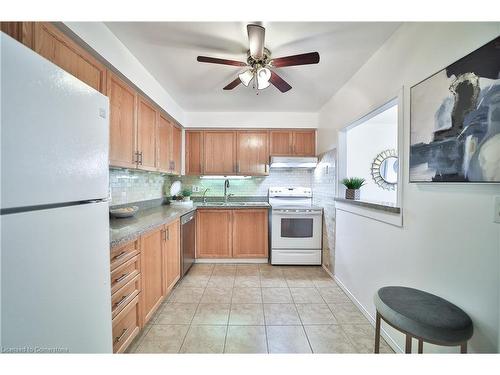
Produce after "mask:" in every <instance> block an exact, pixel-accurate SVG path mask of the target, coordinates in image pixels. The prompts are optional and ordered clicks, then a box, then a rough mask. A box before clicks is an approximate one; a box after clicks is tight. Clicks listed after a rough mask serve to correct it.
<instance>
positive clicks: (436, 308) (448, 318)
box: [375, 286, 473, 346]
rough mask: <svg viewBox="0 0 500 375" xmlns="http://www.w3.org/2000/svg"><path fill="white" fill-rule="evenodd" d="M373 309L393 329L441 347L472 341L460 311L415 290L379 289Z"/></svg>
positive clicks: (468, 323) (469, 324) (467, 322)
mask: <svg viewBox="0 0 500 375" xmlns="http://www.w3.org/2000/svg"><path fill="white" fill-rule="evenodd" d="M375 306H376V308H377V311H378V312H379V313H380V315H382V317H383V319H384V320H385V321H386V322H388V323H389V324H391V325H393V326H394V327H395V328H397V329H400V330H402V331H404V332H407V333H409V334H411V335H412V336H414V337H418V338H422V339H423V340H425V341H429V342H434V343H436V344H441V345H450V346H451V345H458V344H460V343H463V342H465V341H467V340H469V339H470V338H471V337H472V333H473V326H472V320H471V318H470V317H469V315H467V314H466V313H465V312H464V311H463V310H462V309H461V308H459V307H458V306H456V305H454V304H452V303H450V302H448V301H446V300H445V299H443V298H441V297H438V296H435V295H434V294H430V293H427V292H424V291H421V290H418V289H413V288H406V287H402V286H388V287H384V288H380V289H379V290H378V292H377V293H376V294H375Z"/></svg>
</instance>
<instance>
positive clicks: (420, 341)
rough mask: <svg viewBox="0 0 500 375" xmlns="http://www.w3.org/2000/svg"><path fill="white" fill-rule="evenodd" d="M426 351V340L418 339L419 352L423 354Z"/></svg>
mask: <svg viewBox="0 0 500 375" xmlns="http://www.w3.org/2000/svg"><path fill="white" fill-rule="evenodd" d="M423 352H424V340H422V339H420V340H418V354H422V353H423Z"/></svg>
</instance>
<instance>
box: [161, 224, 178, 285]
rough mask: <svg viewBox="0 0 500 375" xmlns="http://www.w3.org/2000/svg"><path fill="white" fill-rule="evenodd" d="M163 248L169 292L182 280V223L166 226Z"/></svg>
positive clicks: (165, 276) (165, 275)
mask: <svg viewBox="0 0 500 375" xmlns="http://www.w3.org/2000/svg"><path fill="white" fill-rule="evenodd" d="M165 231H166V232H165V237H164V239H165V241H164V248H163V265H164V270H165V271H164V280H165V282H164V284H165V291H166V292H169V291H171V290H172V288H173V287H174V286H175V284H176V283H177V281H179V279H180V278H181V248H180V221H179V220H176V221H174V222H173V223H171V224H169V225H166V226H165Z"/></svg>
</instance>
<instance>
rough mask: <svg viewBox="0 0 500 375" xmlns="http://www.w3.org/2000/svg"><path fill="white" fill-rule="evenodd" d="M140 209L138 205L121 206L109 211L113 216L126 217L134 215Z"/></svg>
mask: <svg viewBox="0 0 500 375" xmlns="http://www.w3.org/2000/svg"><path fill="white" fill-rule="evenodd" d="M138 210H139V207H137V206H131V207H120V208H113V209H110V210H109V213H110V214H111V216H113V217H116V218H125V217H132V216H134V215H135V213H136V212H137V211H138Z"/></svg>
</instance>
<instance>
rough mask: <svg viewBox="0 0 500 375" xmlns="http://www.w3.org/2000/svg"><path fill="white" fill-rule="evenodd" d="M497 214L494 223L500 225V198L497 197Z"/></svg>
mask: <svg viewBox="0 0 500 375" xmlns="http://www.w3.org/2000/svg"><path fill="white" fill-rule="evenodd" d="M494 206H495V212H494V217H493V221H494V222H495V223H500V197H495V205H494Z"/></svg>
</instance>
